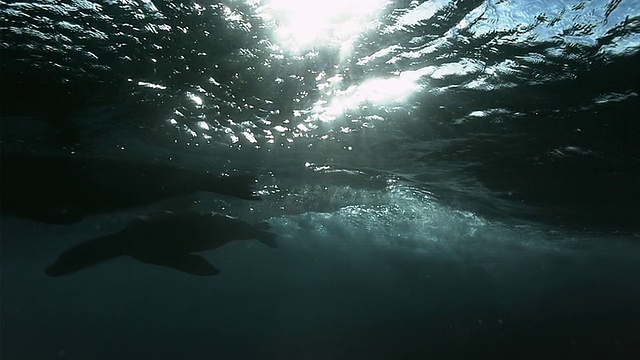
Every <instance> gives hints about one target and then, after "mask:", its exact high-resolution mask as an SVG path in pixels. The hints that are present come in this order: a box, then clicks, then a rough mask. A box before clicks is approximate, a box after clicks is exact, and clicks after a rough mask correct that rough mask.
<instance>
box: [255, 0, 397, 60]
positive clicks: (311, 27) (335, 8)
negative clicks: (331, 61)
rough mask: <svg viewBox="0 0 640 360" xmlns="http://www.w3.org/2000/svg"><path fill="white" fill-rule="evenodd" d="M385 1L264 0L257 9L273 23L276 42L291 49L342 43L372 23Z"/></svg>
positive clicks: (371, 25) (298, 49)
mask: <svg viewBox="0 0 640 360" xmlns="http://www.w3.org/2000/svg"><path fill="white" fill-rule="evenodd" d="M385 2H386V0H325V1H317V0H265V1H263V4H264V6H263V7H262V8H261V9H260V12H261V13H262V15H263V16H265V17H266V18H270V19H272V20H274V21H275V22H276V24H277V28H276V30H275V35H276V37H277V38H278V40H279V41H280V43H281V44H280V45H281V46H283V47H285V48H287V49H288V50H290V51H293V52H302V51H304V50H307V49H309V48H312V47H314V46H327V45H329V46H345V43H347V44H348V43H350V42H351V41H352V40H353V39H354V38H355V37H356V36H357V35H358V34H359V33H361V32H362V31H365V30H368V29H370V28H371V27H373V26H375V19H376V17H377V16H378V13H379V12H380V10H382V7H383V5H384V4H385Z"/></svg>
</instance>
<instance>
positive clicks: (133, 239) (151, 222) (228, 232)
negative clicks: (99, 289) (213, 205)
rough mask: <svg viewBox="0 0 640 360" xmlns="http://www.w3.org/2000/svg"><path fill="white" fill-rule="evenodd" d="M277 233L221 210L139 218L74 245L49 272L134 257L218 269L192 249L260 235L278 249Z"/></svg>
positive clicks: (196, 271) (196, 270) (206, 271)
mask: <svg viewBox="0 0 640 360" xmlns="http://www.w3.org/2000/svg"><path fill="white" fill-rule="evenodd" d="M277 238H278V236H277V235H276V234H274V233H272V232H270V231H269V225H268V224H267V223H260V224H258V225H253V224H250V223H248V222H246V221H243V220H240V219H236V218H233V217H230V216H226V215H221V214H217V213H209V214H201V213H195V212H190V211H188V212H180V213H173V212H164V213H162V214H160V215H156V216H153V217H145V218H139V219H137V220H136V221H134V222H133V223H131V224H130V225H128V226H126V227H125V228H124V229H122V230H121V231H119V232H117V233H114V234H109V235H105V236H102V237H99V238H96V239H93V240H89V241H87V242H84V243H81V244H78V245H76V246H73V247H72V248H70V249H69V250H67V251H65V252H64V253H62V254H61V255H60V256H59V257H58V259H57V260H56V262H55V263H54V264H53V265H51V266H49V267H47V268H46V269H45V272H46V273H47V274H48V275H49V276H62V275H67V274H71V273H74V272H76V271H79V270H82V269H84V268H87V267H90V266H93V265H95V264H97V263H99V262H102V261H105V260H108V259H112V258H116V257H119V256H125V255H126V256H130V257H132V258H134V259H136V260H139V261H142V262H144V263H147V264H154V265H161V266H168V267H171V268H174V269H177V270H180V271H184V272H186V273H189V274H193V275H201V276H212V275H217V274H218V273H219V270H218V269H216V268H215V267H214V266H213V265H211V264H210V263H209V262H208V261H207V260H205V259H204V258H203V257H201V256H199V255H196V254H193V253H194V252H200V251H206V250H212V249H215V248H217V247H220V246H222V245H224V244H226V243H228V242H230V241H234V240H249V239H257V240H259V241H260V242H262V243H263V244H265V245H267V246H269V247H272V248H276V247H277Z"/></svg>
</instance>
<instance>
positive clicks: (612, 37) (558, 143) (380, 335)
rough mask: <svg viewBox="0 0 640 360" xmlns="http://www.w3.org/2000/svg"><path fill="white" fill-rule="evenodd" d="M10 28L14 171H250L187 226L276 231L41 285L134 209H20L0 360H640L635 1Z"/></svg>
mask: <svg viewBox="0 0 640 360" xmlns="http://www.w3.org/2000/svg"><path fill="white" fill-rule="evenodd" d="M0 32H1V33H2V36H1V37H0V51H1V58H0V88H1V93H0V96H1V97H0V115H1V126H2V128H1V133H0V135H1V149H2V153H3V154H16V153H18V154H41V155H42V154H47V155H56V156H64V157H85V158H86V157H89V158H102V157H107V158H113V159H122V160H131V159H135V160H136V161H141V162H148V163H159V164H167V165H172V166H181V167H186V168H189V169H193V170H208V171H211V172H227V173H231V172H243V173H250V174H252V175H253V176H255V177H256V178H257V180H258V182H257V187H258V189H259V192H260V195H261V197H262V201H261V202H245V201H236V200H231V199H228V198H223V197H217V196H214V195H211V194H199V195H198V199H197V200H198V204H197V209H198V210H199V211H217V212H222V213H225V214H228V215H233V216H238V217H240V218H243V219H246V220H248V221H252V222H259V221H267V222H268V223H269V224H271V226H272V228H273V229H274V232H276V233H277V234H278V235H279V237H280V246H279V248H278V249H277V250H273V251H272V249H268V248H262V247H260V246H259V244H257V245H256V244H249V243H248V242H247V243H238V244H235V243H234V244H229V245H226V246H225V247H223V248H220V249H217V250H215V251H213V252H211V253H207V254H208V255H207V258H208V259H210V260H211V261H212V262H213V263H215V264H216V266H217V267H219V268H221V269H222V270H221V274H220V275H219V276H217V277H215V278H205V279H203V278H197V277H192V276H189V275H186V274H181V273H175V272H172V271H171V270H167V269H164V268H159V267H153V266H149V265H143V264H140V263H134V262H132V261H127V260H124V259H118V260H114V261H112V262H107V263H104V264H100V265H99V266H96V267H95V268H91V269H88V270H86V271H83V272H79V273H77V274H73V275H70V276H69V277H65V278H61V279H53V278H49V277H47V276H46V275H45V274H44V272H43V271H42V270H43V269H44V267H45V266H47V265H49V264H50V263H51V262H52V261H53V260H55V258H56V256H57V255H58V254H59V253H61V252H62V251H64V250H65V249H66V248H68V247H69V246H72V245H74V244H77V243H79V242H82V241H83V240H86V239H90V238H93V237H96V236H99V235H103V234H106V233H110V232H114V231H117V230H118V229H121V228H122V227H123V226H125V225H126V224H127V223H129V222H130V220H131V218H132V217H134V216H137V215H140V212H143V213H146V212H147V211H145V210H144V209H143V210H140V209H136V210H135V211H124V212H119V213H117V214H107V215H103V216H95V217H90V218H88V219H86V220H85V221H83V222H81V223H78V224H73V225H46V224H39V223H36V222H32V221H30V220H26V219H19V218H14V217H5V218H3V219H2V246H3V248H2V250H3V251H2V303H3V306H2V349H1V350H2V352H3V353H4V354H3V358H5V356H6V358H7V359H24V358H33V359H40V358H42V359H45V358H56V357H59V358H70V359H88V358H95V359H103V358H104V359H112V358H154V359H158V358H160V359H164V358H166V359H175V358H212V357H218V358H223V359H235V358H257V357H261V358H274V359H289V358H290V359H307V358H311V359H315V358H318V359H326V358H345V359H354V358H363V359H365V358H366V359H374V358H384V359H395V358H398V359H427V358H428V359H432V358H433V359H450V358H465V359H468V358H485V357H489V356H491V357H494V358H495V357H498V358H500V357H510V358H531V359H547V358H556V359H583V358H591V357H594V356H595V358H603V359H604V358H611V359H617V358H632V354H633V353H634V352H635V351H640V349H639V348H638V344H639V343H640V312H639V311H638V309H637V307H636V305H635V304H636V303H637V302H638V301H640V288H639V287H638V284H637V281H636V279H637V276H638V275H640V263H639V262H638V260H637V259H638V255H640V249H638V246H639V245H638V244H640V243H638V240H639V239H638V237H639V236H640V225H639V224H640V210H639V207H638V205H637V203H638V200H639V199H640V186H639V185H640V141H639V140H640V122H639V121H638V118H639V116H638V114H639V113H640V97H639V96H640V62H639V60H640V53H639V51H640V1H638V0H610V1H604V0H603V1H599V0H593V1H586V0H585V1H568V0H556V1H552V0H537V1H536V0H531V1H524V0H521V1H516V0H514V1H499V0H490V1H475V0H468V1H463V0H461V1H454V0H431V1H385V0H341V1H311V0H309V1H303V0H298V1H287V0H271V1H268V0H262V1H260V0H253V1H250V0H244V1H241V0H230V1H225V2H216V1H209V0H204V1H188V0H176V1H166V0H155V1H151V0H144V1H143V0H109V1H94V2H92V1H85V0H34V1H23V2H20V1H0ZM9 176H11V174H8V173H6V172H3V173H2V177H3V178H5V177H9ZM43 176H44V177H46V174H43ZM132 176H135V175H134V174H132ZM113 183H114V188H117V186H118V184H117V181H116V179H114V180H113ZM185 186H187V185H185ZM52 191H55V189H52ZM36 344H41V346H40V345H38V346H36Z"/></svg>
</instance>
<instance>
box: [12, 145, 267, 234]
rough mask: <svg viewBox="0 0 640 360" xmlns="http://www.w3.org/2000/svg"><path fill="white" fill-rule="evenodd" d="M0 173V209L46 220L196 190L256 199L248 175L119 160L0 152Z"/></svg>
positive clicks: (130, 205) (67, 219)
mask: <svg viewBox="0 0 640 360" xmlns="http://www.w3.org/2000/svg"><path fill="white" fill-rule="evenodd" d="M0 172H1V173H0V176H1V180H0V202H1V204H0V211H1V212H2V213H3V214H7V215H16V216H20V217H25V218H29V219H32V220H36V221H40V222H47V223H58V224H64V223H73V222H78V221H80V220H82V219H83V218H85V217H86V216H89V215H95V214H103V213H108V212H113V211H118V210H124V209H128V208H134V207H138V206H144V205H149V204H152V203H156V202H159V201H161V200H165V199H168V198H173V197H178V196H184V195H189V194H192V193H195V192H198V191H205V192H215V193H220V194H225V195H230V196H234V197H238V198H241V199H249V200H259V197H258V196H257V194H256V193H255V192H254V190H253V188H252V185H254V184H255V181H254V179H252V178H251V177H249V176H244V175H235V176H226V175H222V176H217V175H213V174H209V173H199V172H196V171H192V170H188V169H183V168H178V167H173V166H168V165H163V164H154V163H143V162H136V161H129V160H120V159H99V158H83V157H77V156H67V157H54V156H35V155H16V154H2V155H1V156H0Z"/></svg>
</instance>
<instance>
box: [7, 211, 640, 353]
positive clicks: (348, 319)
mask: <svg viewBox="0 0 640 360" xmlns="http://www.w3.org/2000/svg"><path fill="white" fill-rule="evenodd" d="M311 220H313V222H314V223H315V224H316V225H313V224H312V223H310V221H311ZM345 221H346V220H345V218H342V217H341V216H340V214H339V213H338V214H335V215H325V216H320V217H319V218H318V217H314V216H312V215H307V216H297V217H292V218H289V219H287V218H278V219H273V220H271V223H272V225H273V226H274V229H275V231H276V232H277V233H278V235H279V236H280V242H279V248H278V249H270V248H267V247H265V246H262V245H261V244H259V243H258V242H257V241H256V242H238V243H230V244H227V245H225V246H223V247H221V248H219V249H216V250H214V251H211V252H207V253H205V257H206V258H207V259H209V260H210V261H211V262H212V263H213V264H215V266H216V267H218V268H219V269H220V270H221V272H220V274H219V275H218V276H215V277H197V276H193V275H189V274H186V273H181V272H178V271H175V270H174V269H170V268H165V267H159V266H153V265H146V264H143V263H140V262H137V261H134V260H133V259H131V258H126V257H122V258H117V259H114V260H110V261H108V262H104V263H101V264H98V265H96V266H94V267H91V268H89V269H86V270H84V271H80V272H78V273H75V274H71V275H69V276H66V277H62V278H51V277H48V276H47V275H46V274H45V272H44V268H45V267H46V266H48V265H50V264H51V263H52V262H53V261H54V260H55V258H56V256H57V255H58V254H59V253H60V252H61V251H63V250H65V248H67V247H68V246H70V245H72V244H74V243H77V242H81V241H82V239H84V238H85V237H86V236H87V235H89V234H95V233H99V232H101V230H96V228H95V226H96V224H99V223H100V222H99V221H93V220H92V221H87V222H84V223H81V224H79V225H75V226H74V227H72V228H65V227H59V226H44V225H34V224H33V223H30V222H27V221H19V220H14V219H5V220H3V222H2V299H1V300H2V329H1V330H2V344H1V345H2V358H3V359H114V358H121V359H177V358H191V359H205V358H217V359H244V358H262V359H329V358H331V359H469V358H474V359H485V358H486V359H489V358H491V359H496V358H519V359H603V358H606V359H633V358H634V355H635V354H637V353H638V351H640V310H639V308H638V307H637V304H638V300H640V285H639V284H638V282H637V281H636V279H637V277H638V275H639V274H640V263H638V261H637V258H638V255H640V249H638V246H637V243H634V242H630V241H626V240H624V239H622V240H621V239H609V240H608V241H609V243H608V244H607V245H606V250H605V249H604V248H605V246H603V243H600V245H597V242H593V243H592V245H590V246H585V245H584V244H583V245H580V246H571V245H566V244H565V245H563V244H558V243H548V242H547V243H545V242H544V240H542V242H541V243H539V244H533V245H531V244H529V245H526V244H524V243H519V242H518V241H517V240H514V241H515V242H511V243H510V242H505V241H504V240H505V239H500V236H517V232H510V233H507V234H504V233H503V234H500V233H499V232H494V233H493V236H494V238H488V237H485V236H487V235H488V234H489V233H490V232H489V231H488V230H487V229H485V230H481V233H480V234H476V235H474V236H471V237H468V238H466V239H464V240H463V241H462V240H460V239H457V240H456V239H454V238H449V239H448V240H447V236H444V237H443V238H442V239H440V240H438V241H434V240H433V239H431V240H430V239H428V238H427V237H423V238H420V237H419V236H417V235H416V237H415V238H414V240H413V241H414V242H413V243H410V242H405V243H400V242H399V240H398V239H397V238H395V239H394V236H393V234H375V233H371V232H370V231H367V230H365V229H364V228H363V229H352V228H347V227H345V226H346V224H347V223H345ZM318 223H319V224H318ZM322 228H324V229H326V231H324V232H323V231H322V230H321V229H322ZM102 231H104V230H102ZM493 231H495V229H494V230H493ZM340 232H341V233H342V235H341V236H336V235H337V234H338V233H340ZM385 238H388V240H389V241H386V240H385ZM18 239H19V240H20V241H17V240H18ZM598 241H604V240H603V239H598Z"/></svg>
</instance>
